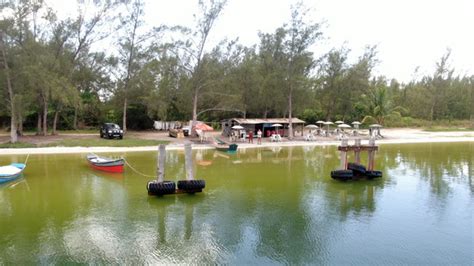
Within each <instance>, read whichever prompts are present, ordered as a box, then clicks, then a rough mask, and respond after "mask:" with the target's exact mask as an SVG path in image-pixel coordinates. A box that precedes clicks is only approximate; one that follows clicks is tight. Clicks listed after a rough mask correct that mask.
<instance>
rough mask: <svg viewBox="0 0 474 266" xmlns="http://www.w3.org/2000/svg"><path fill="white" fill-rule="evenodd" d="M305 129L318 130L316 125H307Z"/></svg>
mask: <svg viewBox="0 0 474 266" xmlns="http://www.w3.org/2000/svg"><path fill="white" fill-rule="evenodd" d="M305 128H309V129H318V128H319V127H318V126H317V125H307V126H305Z"/></svg>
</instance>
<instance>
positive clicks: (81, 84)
mask: <svg viewBox="0 0 474 266" xmlns="http://www.w3.org/2000/svg"><path fill="white" fill-rule="evenodd" d="M0 5H1V7H0V8H1V16H2V17H1V20H0V84H2V90H1V93H2V94H3V95H2V96H3V97H2V99H1V100H0V101H1V102H2V105H1V106H0V121H1V122H2V123H3V124H4V126H5V124H6V121H8V125H6V126H7V127H9V129H10V132H11V141H12V142H16V140H17V135H18V134H19V135H21V134H23V129H24V128H27V129H34V130H36V131H37V134H38V135H47V134H48V133H49V132H50V131H51V134H56V133H57V130H58V128H61V129H78V128H86V127H95V126H97V125H98V124H100V123H102V122H105V121H107V122H117V123H119V124H121V126H122V127H123V129H124V131H125V132H126V131H127V129H129V128H132V129H145V128H150V127H151V126H152V121H153V120H168V121H169V120H180V121H187V120H192V121H193V123H196V121H197V120H204V121H220V120H221V119H224V118H228V117H235V116H238V117H248V118H250V117H264V118H270V117H288V118H289V119H290V121H291V119H292V118H293V117H295V116H297V117H299V118H302V119H304V120H306V121H307V122H309V123H313V122H315V121H316V120H320V119H322V120H326V119H331V120H345V121H352V120H364V121H368V122H377V123H381V124H390V123H394V124H396V123H397V121H407V119H424V120H429V121H436V120H440V119H456V120H467V119H473V113H474V110H473V108H474V107H473V106H474V104H473V103H474V93H473V90H474V76H472V75H471V76H468V75H464V76H461V75H455V72H454V69H452V68H451V67H450V66H449V57H450V53H451V52H450V51H449V50H448V51H447V52H446V53H445V54H444V55H442V57H441V58H440V59H439V60H438V61H437V63H436V68H435V69H434V70H433V73H432V74H431V75H427V76H424V77H422V78H420V79H416V80H413V81H411V82H409V83H407V84H404V83H400V82H398V81H397V80H395V79H387V78H386V77H384V76H374V74H373V70H374V68H375V67H376V65H377V62H378V60H377V48H376V47H375V46H368V47H367V48H366V50H365V51H364V53H363V54H361V55H360V56H359V57H358V59H357V60H356V61H355V62H349V60H348V58H349V55H350V50H349V49H348V48H347V47H341V48H334V49H332V50H331V51H330V52H328V53H327V54H325V55H324V56H322V57H317V56H315V55H314V54H313V52H312V51H313V50H314V49H317V47H318V43H319V42H320V41H321V39H322V37H324V35H323V32H322V27H321V24H320V23H315V22H312V21H310V17H309V14H308V10H307V9H306V8H305V7H304V6H303V5H302V4H296V5H295V6H293V7H292V8H291V10H290V12H291V16H290V19H289V21H288V22H287V23H285V24H283V25H281V27H279V28H277V29H276V30H275V31H274V32H269V33H264V32H260V33H259V42H258V43H256V44H254V45H251V46H245V45H242V44H240V43H239V41H238V39H236V40H222V41H221V42H219V43H218V44H217V45H215V46H214V47H210V45H211V44H210V43H209V35H210V34H211V32H212V30H213V27H214V25H215V24H216V23H218V18H219V15H220V14H221V13H222V11H223V10H224V8H225V5H226V0H209V1H205V0H199V10H198V11H197V14H196V15H195V25H194V26H193V27H192V28H187V27H184V26H181V25H156V26H155V25H152V26H153V27H150V25H146V24H145V21H144V14H145V4H144V2H143V1H142V0H119V1H112V0H108V1H107V0H106V1H97V0H95V1H92V0H91V1H86V0H85V1H78V9H77V16H74V17H67V18H60V17H59V16H58V15H57V12H56V11H55V10H53V9H52V8H51V7H49V6H48V4H47V2H45V1H43V0H9V1H3V2H2V3H1V4H0ZM434 61H435V60H434ZM290 125H291V124H290ZM289 130H290V132H291V130H292V128H291V126H290V128H289ZM290 135H291V133H290Z"/></svg>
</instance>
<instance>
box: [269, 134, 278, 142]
mask: <svg viewBox="0 0 474 266" xmlns="http://www.w3.org/2000/svg"><path fill="white" fill-rule="evenodd" d="M270 141H271V142H277V141H278V138H277V134H273V135H272V136H271V137H270Z"/></svg>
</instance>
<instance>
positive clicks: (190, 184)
mask: <svg viewBox="0 0 474 266" xmlns="http://www.w3.org/2000/svg"><path fill="white" fill-rule="evenodd" d="M205 187H206V181H204V180H179V181H178V189H181V190H184V191H191V192H192V191H194V192H196V191H201V190H202V189H203V188H205Z"/></svg>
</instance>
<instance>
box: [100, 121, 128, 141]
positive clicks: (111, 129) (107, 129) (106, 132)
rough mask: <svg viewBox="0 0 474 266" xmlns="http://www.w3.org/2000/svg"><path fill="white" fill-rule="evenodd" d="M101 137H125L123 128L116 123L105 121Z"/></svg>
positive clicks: (101, 128) (101, 129)
mask: <svg viewBox="0 0 474 266" xmlns="http://www.w3.org/2000/svg"><path fill="white" fill-rule="evenodd" d="M100 137H101V138H109V139H111V138H119V139H122V138H123V130H122V129H120V126H119V125H117V124H114V123H104V124H103V125H102V126H101V127H100Z"/></svg>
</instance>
